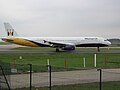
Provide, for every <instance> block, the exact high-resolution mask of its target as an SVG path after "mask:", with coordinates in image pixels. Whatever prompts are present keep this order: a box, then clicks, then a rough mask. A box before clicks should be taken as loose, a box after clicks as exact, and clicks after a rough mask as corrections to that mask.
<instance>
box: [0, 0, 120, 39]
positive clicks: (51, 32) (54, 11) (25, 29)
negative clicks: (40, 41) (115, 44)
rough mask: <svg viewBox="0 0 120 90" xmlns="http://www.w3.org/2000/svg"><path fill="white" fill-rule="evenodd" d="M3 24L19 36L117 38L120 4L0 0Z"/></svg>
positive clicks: (108, 1) (114, 1) (119, 1)
mask: <svg viewBox="0 0 120 90" xmlns="http://www.w3.org/2000/svg"><path fill="white" fill-rule="evenodd" d="M4 22H9V23H10V24H11V25H12V26H13V27H14V29H15V30H16V31H17V33H18V34H19V35H20V36H66V37H67V36H72V37H74V36H75V37H81V36H82V37H83V36H99V37H107V38H112V37H120V0H0V32H1V33H2V32H4V30H5V29H4V25H3V23H4ZM1 33H0V34H1ZM2 35H3V33H2Z"/></svg>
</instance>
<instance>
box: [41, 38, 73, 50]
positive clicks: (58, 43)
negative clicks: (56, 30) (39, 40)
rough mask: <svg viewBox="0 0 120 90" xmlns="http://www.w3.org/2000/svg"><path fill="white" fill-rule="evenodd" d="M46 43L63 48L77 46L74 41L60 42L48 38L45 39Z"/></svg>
mask: <svg viewBox="0 0 120 90" xmlns="http://www.w3.org/2000/svg"><path fill="white" fill-rule="evenodd" d="M43 41H44V43H47V44H49V45H50V46H51V47H54V48H63V47H66V46H75V45H74V44H73V43H66V42H59V41H48V40H43Z"/></svg>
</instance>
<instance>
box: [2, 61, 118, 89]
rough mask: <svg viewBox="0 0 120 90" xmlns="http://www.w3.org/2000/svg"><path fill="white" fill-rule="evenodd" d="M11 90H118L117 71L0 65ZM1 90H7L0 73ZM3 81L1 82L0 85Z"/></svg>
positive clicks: (12, 64) (30, 65) (14, 64)
mask: <svg viewBox="0 0 120 90" xmlns="http://www.w3.org/2000/svg"><path fill="white" fill-rule="evenodd" d="M1 66H2V67H3V71H4V73H5V76H6V78H7V82H8V84H9V85H10V88H11V90H112V89H114V90H119V89H120V84H119V83H120V69H119V68H118V69H76V68H66V67H55V66H50V65H32V64H16V63H11V64H8V63H4V64H3V62H1ZM0 78H1V80H0V86H1V90H4V89H5V90H9V89H8V86H7V83H6V80H5V77H4V75H3V72H2V70H1V71H0ZM3 82H5V83H3Z"/></svg>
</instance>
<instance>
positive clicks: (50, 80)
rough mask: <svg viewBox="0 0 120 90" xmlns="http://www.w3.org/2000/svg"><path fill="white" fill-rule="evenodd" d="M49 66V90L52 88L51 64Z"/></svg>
mask: <svg viewBox="0 0 120 90" xmlns="http://www.w3.org/2000/svg"><path fill="white" fill-rule="evenodd" d="M47 67H49V90H51V65H47Z"/></svg>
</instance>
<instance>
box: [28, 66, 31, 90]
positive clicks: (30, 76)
mask: <svg viewBox="0 0 120 90" xmlns="http://www.w3.org/2000/svg"><path fill="white" fill-rule="evenodd" d="M28 65H29V66H30V90H32V64H28Z"/></svg>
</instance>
